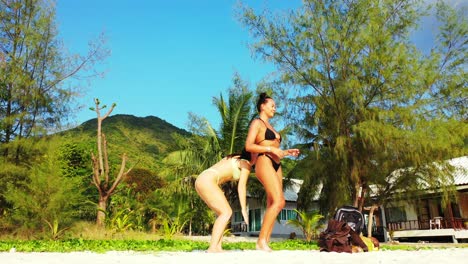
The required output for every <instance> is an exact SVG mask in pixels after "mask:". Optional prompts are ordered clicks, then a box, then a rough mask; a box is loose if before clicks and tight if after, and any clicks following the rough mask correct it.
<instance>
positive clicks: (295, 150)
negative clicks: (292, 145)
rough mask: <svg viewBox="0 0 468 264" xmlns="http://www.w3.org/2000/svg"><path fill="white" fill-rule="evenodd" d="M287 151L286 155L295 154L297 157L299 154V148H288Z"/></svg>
mask: <svg viewBox="0 0 468 264" xmlns="http://www.w3.org/2000/svg"><path fill="white" fill-rule="evenodd" d="M285 152H286V155H285V156H293V157H297V156H299V153H300V151H299V149H287V150H285Z"/></svg>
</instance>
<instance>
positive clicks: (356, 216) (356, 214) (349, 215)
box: [335, 206, 364, 235]
mask: <svg viewBox="0 0 468 264" xmlns="http://www.w3.org/2000/svg"><path fill="white" fill-rule="evenodd" d="M335 220H338V221H343V222H346V223H347V224H348V225H349V226H350V227H351V228H352V229H353V230H354V231H355V232H356V233H357V234H358V235H360V234H361V231H362V229H363V228H364V216H363V215H362V213H361V212H360V211H359V210H358V209H357V208H356V207H353V206H343V207H341V208H339V209H338V210H336V213H335Z"/></svg>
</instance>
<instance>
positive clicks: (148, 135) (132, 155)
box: [60, 115, 190, 170]
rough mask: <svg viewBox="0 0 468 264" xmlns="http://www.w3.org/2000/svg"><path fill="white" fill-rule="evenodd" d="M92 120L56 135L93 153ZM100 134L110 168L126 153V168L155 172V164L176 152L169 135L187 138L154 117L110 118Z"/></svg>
mask: <svg viewBox="0 0 468 264" xmlns="http://www.w3.org/2000/svg"><path fill="white" fill-rule="evenodd" d="M96 129H97V120H96V118H94V119H91V120H88V121H86V122H84V123H83V124H81V125H79V126H77V127H75V128H73V129H70V130H66V131H63V132H61V133H60V136H63V137H65V138H68V139H69V140H71V141H72V142H76V143H79V144H85V145H86V146H88V148H90V150H92V151H95V149H96V133H97V130H96ZM102 132H103V133H104V134H105V136H106V139H107V142H108V151H109V157H110V160H111V163H112V164H115V162H118V163H119V160H120V156H121V155H122V154H123V153H126V154H127V156H128V164H129V165H133V164H137V167H142V168H147V169H152V170H154V169H157V168H158V163H159V161H160V160H161V159H162V158H164V157H165V156H166V155H167V154H168V153H169V152H171V151H174V150H176V149H177V145H176V144H175V142H174V139H173V138H172V135H173V134H179V135H182V136H190V133H189V132H187V131H186V130H183V129H180V128H178V127H176V126H174V125H172V124H170V123H168V122H166V121H165V120H163V119H160V118H158V117H155V116H147V117H136V116H133V115H113V116H109V117H108V118H106V119H105V120H104V121H103V123H102Z"/></svg>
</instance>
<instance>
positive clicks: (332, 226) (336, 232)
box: [318, 219, 352, 253]
mask: <svg viewBox="0 0 468 264" xmlns="http://www.w3.org/2000/svg"><path fill="white" fill-rule="evenodd" d="M350 230H351V227H350V226H348V224H346V222H343V221H337V220H335V219H330V220H329V221H328V226H327V229H326V230H325V231H323V232H321V233H320V236H319V242H318V245H319V247H320V251H327V252H347V253H351V252H352V250H351V244H350V242H349V237H350V234H349V233H350Z"/></svg>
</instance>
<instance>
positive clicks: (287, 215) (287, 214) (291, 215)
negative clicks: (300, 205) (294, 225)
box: [280, 209, 297, 220]
mask: <svg viewBox="0 0 468 264" xmlns="http://www.w3.org/2000/svg"><path fill="white" fill-rule="evenodd" d="M296 218H297V213H296V212H295V211H294V210H289V209H283V210H281V214H280V220H290V219H296Z"/></svg>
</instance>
